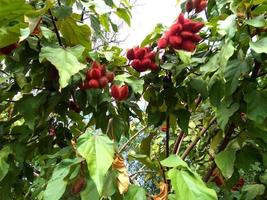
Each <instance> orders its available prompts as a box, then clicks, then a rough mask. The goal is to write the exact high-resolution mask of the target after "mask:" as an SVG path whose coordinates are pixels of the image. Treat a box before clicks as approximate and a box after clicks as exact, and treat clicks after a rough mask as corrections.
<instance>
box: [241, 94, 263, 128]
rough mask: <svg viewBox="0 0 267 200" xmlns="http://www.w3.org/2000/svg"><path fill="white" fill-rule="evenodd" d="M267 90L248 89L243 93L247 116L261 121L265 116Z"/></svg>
mask: <svg viewBox="0 0 267 200" xmlns="http://www.w3.org/2000/svg"><path fill="white" fill-rule="evenodd" d="M266 99H267V91H257V90H250V91H249V92H248V93H247V94H245V101H246V103H247V116H248V118H249V119H251V120H253V121H256V122H258V123H262V122H263V121H264V119H265V118H266V117H267V101H266Z"/></svg>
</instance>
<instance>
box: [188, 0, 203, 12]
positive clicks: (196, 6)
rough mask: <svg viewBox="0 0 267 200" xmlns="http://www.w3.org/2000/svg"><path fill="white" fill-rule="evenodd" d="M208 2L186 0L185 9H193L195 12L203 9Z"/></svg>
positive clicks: (189, 10)
mask: <svg viewBox="0 0 267 200" xmlns="http://www.w3.org/2000/svg"><path fill="white" fill-rule="evenodd" d="M207 4H208V0H187V2H186V5H185V9H186V12H191V11H192V10H195V12H196V13H199V12H201V11H203V10H204V9H205V8H206V7H207Z"/></svg>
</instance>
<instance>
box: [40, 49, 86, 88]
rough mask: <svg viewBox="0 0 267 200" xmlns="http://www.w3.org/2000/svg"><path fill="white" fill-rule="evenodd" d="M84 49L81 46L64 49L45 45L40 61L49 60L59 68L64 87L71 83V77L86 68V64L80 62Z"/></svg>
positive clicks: (60, 81) (61, 83)
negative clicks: (79, 58)
mask: <svg viewBox="0 0 267 200" xmlns="http://www.w3.org/2000/svg"><path fill="white" fill-rule="evenodd" d="M83 51H84V48H81V46H76V47H73V48H67V49H63V48H60V47H55V48H54V47H43V48H42V49H41V53H40V58H39V59H40V62H42V61H44V60H48V61H49V62H51V63H52V64H53V65H54V66H55V67H56V68H57V70H58V73H59V83H60V86H61V87H62V88H64V87H66V86H67V85H68V84H69V81H70V79H71V77H72V76H73V75H74V74H76V73H77V72H79V71H80V70H82V69H84V68H85V67H86V65H84V64H82V63H80V62H79V61H78V59H77V57H80V56H81V55H82V53H83Z"/></svg>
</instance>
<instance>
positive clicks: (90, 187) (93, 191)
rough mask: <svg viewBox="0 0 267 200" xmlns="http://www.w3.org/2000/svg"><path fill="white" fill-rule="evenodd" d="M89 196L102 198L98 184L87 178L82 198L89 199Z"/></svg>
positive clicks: (83, 199) (82, 199)
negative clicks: (98, 190)
mask: <svg viewBox="0 0 267 200" xmlns="http://www.w3.org/2000/svg"><path fill="white" fill-rule="evenodd" d="M88 197H90V198H91V199H100V196H99V193H98V192H97V188H96V185H95V183H94V181H93V180H92V179H90V178H88V179H87V184H86V188H85V189H84V190H83V191H82V192H81V200H88Z"/></svg>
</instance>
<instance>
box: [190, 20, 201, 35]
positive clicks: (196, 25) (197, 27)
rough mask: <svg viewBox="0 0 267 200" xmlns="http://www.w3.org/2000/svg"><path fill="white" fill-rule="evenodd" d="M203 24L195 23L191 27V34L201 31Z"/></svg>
mask: <svg viewBox="0 0 267 200" xmlns="http://www.w3.org/2000/svg"><path fill="white" fill-rule="evenodd" d="M203 26H204V24H203V23H202V22H196V23H195V25H194V26H193V27H192V31H193V32H195V33H196V32H198V31H200V29H202V28H203Z"/></svg>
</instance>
